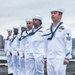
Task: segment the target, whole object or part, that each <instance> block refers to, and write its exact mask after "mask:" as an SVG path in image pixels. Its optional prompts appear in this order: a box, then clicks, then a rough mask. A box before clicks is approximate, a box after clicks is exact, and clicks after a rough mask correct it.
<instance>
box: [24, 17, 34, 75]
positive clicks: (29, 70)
mask: <svg viewBox="0 0 75 75" xmlns="http://www.w3.org/2000/svg"><path fill="white" fill-rule="evenodd" d="M26 25H27V32H26V33H27V34H24V36H25V38H24V39H25V60H26V61H25V62H26V63H25V65H26V69H25V72H26V75H34V65H33V64H34V63H33V61H32V60H33V49H32V38H31V36H29V35H31V33H32V31H33V21H32V19H31V18H27V19H26Z"/></svg>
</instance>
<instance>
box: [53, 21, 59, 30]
mask: <svg viewBox="0 0 75 75" xmlns="http://www.w3.org/2000/svg"><path fill="white" fill-rule="evenodd" d="M59 24H60V22H59V23H58V24H57V25H56V26H55V27H54V26H53V25H52V27H53V31H54V30H55V29H56V28H57V27H58V25H59Z"/></svg>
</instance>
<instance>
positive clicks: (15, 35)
mask: <svg viewBox="0 0 75 75" xmlns="http://www.w3.org/2000/svg"><path fill="white" fill-rule="evenodd" d="M17 35H18V34H17ZM17 35H15V37H14V35H13V38H12V42H13V41H14V40H15V38H16V37H17Z"/></svg>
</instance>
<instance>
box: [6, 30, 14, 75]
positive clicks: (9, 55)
mask: <svg viewBox="0 0 75 75" xmlns="http://www.w3.org/2000/svg"><path fill="white" fill-rule="evenodd" d="M7 33H8V36H7V39H6V40H5V53H6V56H7V63H8V75H13V65H12V51H11V40H12V29H7Z"/></svg>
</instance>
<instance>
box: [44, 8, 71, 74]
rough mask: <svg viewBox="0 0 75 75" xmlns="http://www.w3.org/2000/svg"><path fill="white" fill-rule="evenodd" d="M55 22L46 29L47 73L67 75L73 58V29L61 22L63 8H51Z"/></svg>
mask: <svg viewBox="0 0 75 75" xmlns="http://www.w3.org/2000/svg"><path fill="white" fill-rule="evenodd" d="M50 12H51V19H52V21H53V23H52V24H51V26H50V28H48V29H47V30H46V32H45V33H46V35H45V37H46V41H47V48H48V49H47V50H46V51H47V73H48V75H66V66H67V64H68V63H69V59H70V58H71V49H72V38H71V29H70V28H69V27H68V26H67V25H65V24H64V23H63V22H61V18H62V15H63V12H64V9H63V8H52V9H50Z"/></svg>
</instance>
